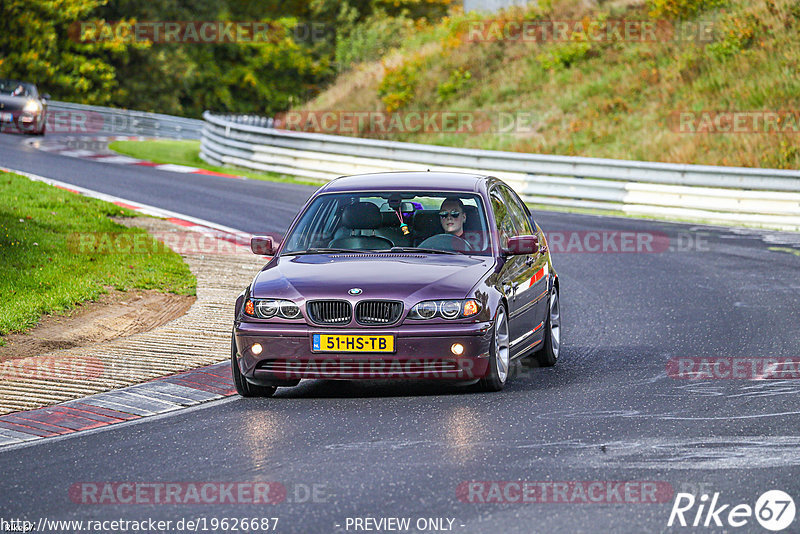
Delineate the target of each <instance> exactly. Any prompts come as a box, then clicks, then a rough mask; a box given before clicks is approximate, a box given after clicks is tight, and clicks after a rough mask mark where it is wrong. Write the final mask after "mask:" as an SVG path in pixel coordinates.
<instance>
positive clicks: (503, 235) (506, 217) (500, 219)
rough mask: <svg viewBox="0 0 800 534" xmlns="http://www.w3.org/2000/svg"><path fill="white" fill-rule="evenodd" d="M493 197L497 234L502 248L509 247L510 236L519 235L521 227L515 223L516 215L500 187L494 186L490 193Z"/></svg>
mask: <svg viewBox="0 0 800 534" xmlns="http://www.w3.org/2000/svg"><path fill="white" fill-rule="evenodd" d="M489 195H490V197H491V199H492V210H493V211H494V218H495V223H496V224H497V235H498V237H499V238H500V248H508V238H510V237H513V236H515V235H518V231H519V228H517V226H516V225H515V223H514V217H513V216H512V215H511V211H510V210H509V209H508V207H509V206H508V202H507V201H506V199H505V198H503V195H502V194H501V192H500V190H499V188H497V187H496V188H494V189H492V191H491V192H490V193H489Z"/></svg>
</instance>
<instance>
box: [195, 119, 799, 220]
mask: <svg viewBox="0 0 800 534" xmlns="http://www.w3.org/2000/svg"><path fill="white" fill-rule="evenodd" d="M203 118H204V119H205V124H204V126H203V130H202V137H201V145H200V146H201V148H200V156H201V158H202V159H203V160H205V161H206V162H208V163H211V164H213V165H230V166H235V167H243V168H247V169H253V170H258V171H267V172H276V173H282V174H288V175H292V176H299V177H306V178H314V179H321V180H331V179H333V178H336V177H338V176H342V175H348V174H358V173H365V172H382V171H390V170H391V171H396V170H423V171H424V170H427V169H430V170H432V171H433V170H436V171H456V172H476V173H481V174H490V175H492V176H497V177H498V178H501V179H502V180H504V181H506V182H507V183H508V184H509V185H510V186H512V187H513V188H514V189H515V190H516V191H517V193H519V195H520V196H521V197H522V198H523V200H525V201H526V202H528V203H532V204H543V205H549V206H565V207H577V208H592V209H600V210H611V211H622V212H624V213H627V214H631V215H640V216H642V215H643V216H658V217H666V218H673V219H682V220H690V221H698V222H709V223H721V224H746V225H754V226H762V227H765V228H773V229H780V230H793V231H798V230H800V171H795V170H775V169H756V168H740V167H713V166H706V165H683V164H670V163H650V162H642V161H625V160H613V159H600V158H582V157H567V156H548V155H539V154H523V153H518V152H500V151H493V150H473V149H463V148H450V147H443V146H435V145H422V144H415V143H400V142H395V141H380V140H374V139H361V138H357V137H346V136H337V135H325V134H314V133H305V132H294V131H288V130H278V129H274V128H268V127H266V125H267V124H269V123H270V122H271V121H269V120H268V119H264V118H260V117H248V116H236V117H226V116H220V115H215V114H212V113H210V112H206V113H204V115H203Z"/></svg>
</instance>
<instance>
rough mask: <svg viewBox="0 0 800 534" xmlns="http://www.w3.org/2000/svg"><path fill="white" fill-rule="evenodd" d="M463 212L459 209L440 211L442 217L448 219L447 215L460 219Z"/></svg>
mask: <svg viewBox="0 0 800 534" xmlns="http://www.w3.org/2000/svg"><path fill="white" fill-rule="evenodd" d="M461 213H462V212H460V211H458V210H453V211H440V212H439V217H441V218H442V219H446V218H447V217H452V218H454V219H458V218H459V217H461Z"/></svg>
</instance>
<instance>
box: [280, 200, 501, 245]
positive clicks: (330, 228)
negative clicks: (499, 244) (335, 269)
mask: <svg viewBox="0 0 800 534" xmlns="http://www.w3.org/2000/svg"><path fill="white" fill-rule="evenodd" d="M340 251H385V252H390V251H394V252H400V251H402V252H406V251H411V252H413V251H421V252H425V251H427V252H430V253H442V254H478V255H489V254H490V253H491V247H490V242H489V232H488V231H487V224H486V212H485V209H484V207H483V203H482V202H481V198H480V196H478V195H475V194H466V193H447V192H441V193H438V192H419V193H415V192H405V191H404V192H392V191H388V192H369V193H339V194H323V195H320V196H319V197H317V198H316V199H315V200H314V201H313V202H312V203H311V205H310V206H309V207H308V208H307V209H306V211H305V212H304V213H303V215H302V216H301V218H300V220H299V222H298V223H297V225H296V226H295V227H294V229H292V231H291V233H290V234H289V235H288V236H287V237H286V245H285V247H284V249H283V251H282V253H281V254H282V255H288V254H314V253H325V252H340Z"/></svg>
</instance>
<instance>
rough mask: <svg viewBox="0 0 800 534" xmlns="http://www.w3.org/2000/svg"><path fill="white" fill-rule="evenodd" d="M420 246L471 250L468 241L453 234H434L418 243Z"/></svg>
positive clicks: (459, 250)
mask: <svg viewBox="0 0 800 534" xmlns="http://www.w3.org/2000/svg"><path fill="white" fill-rule="evenodd" d="M418 246H419V247H420V248H432V249H436V250H453V251H458V252H469V251H471V250H473V248H472V245H470V243H469V241H467V240H466V239H464V238H463V237H458V236H457V235H453V234H436V235H434V236H431V237H429V238H428V239H426V240H425V241H423V242H422V243H420V244H419V245H418Z"/></svg>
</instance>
